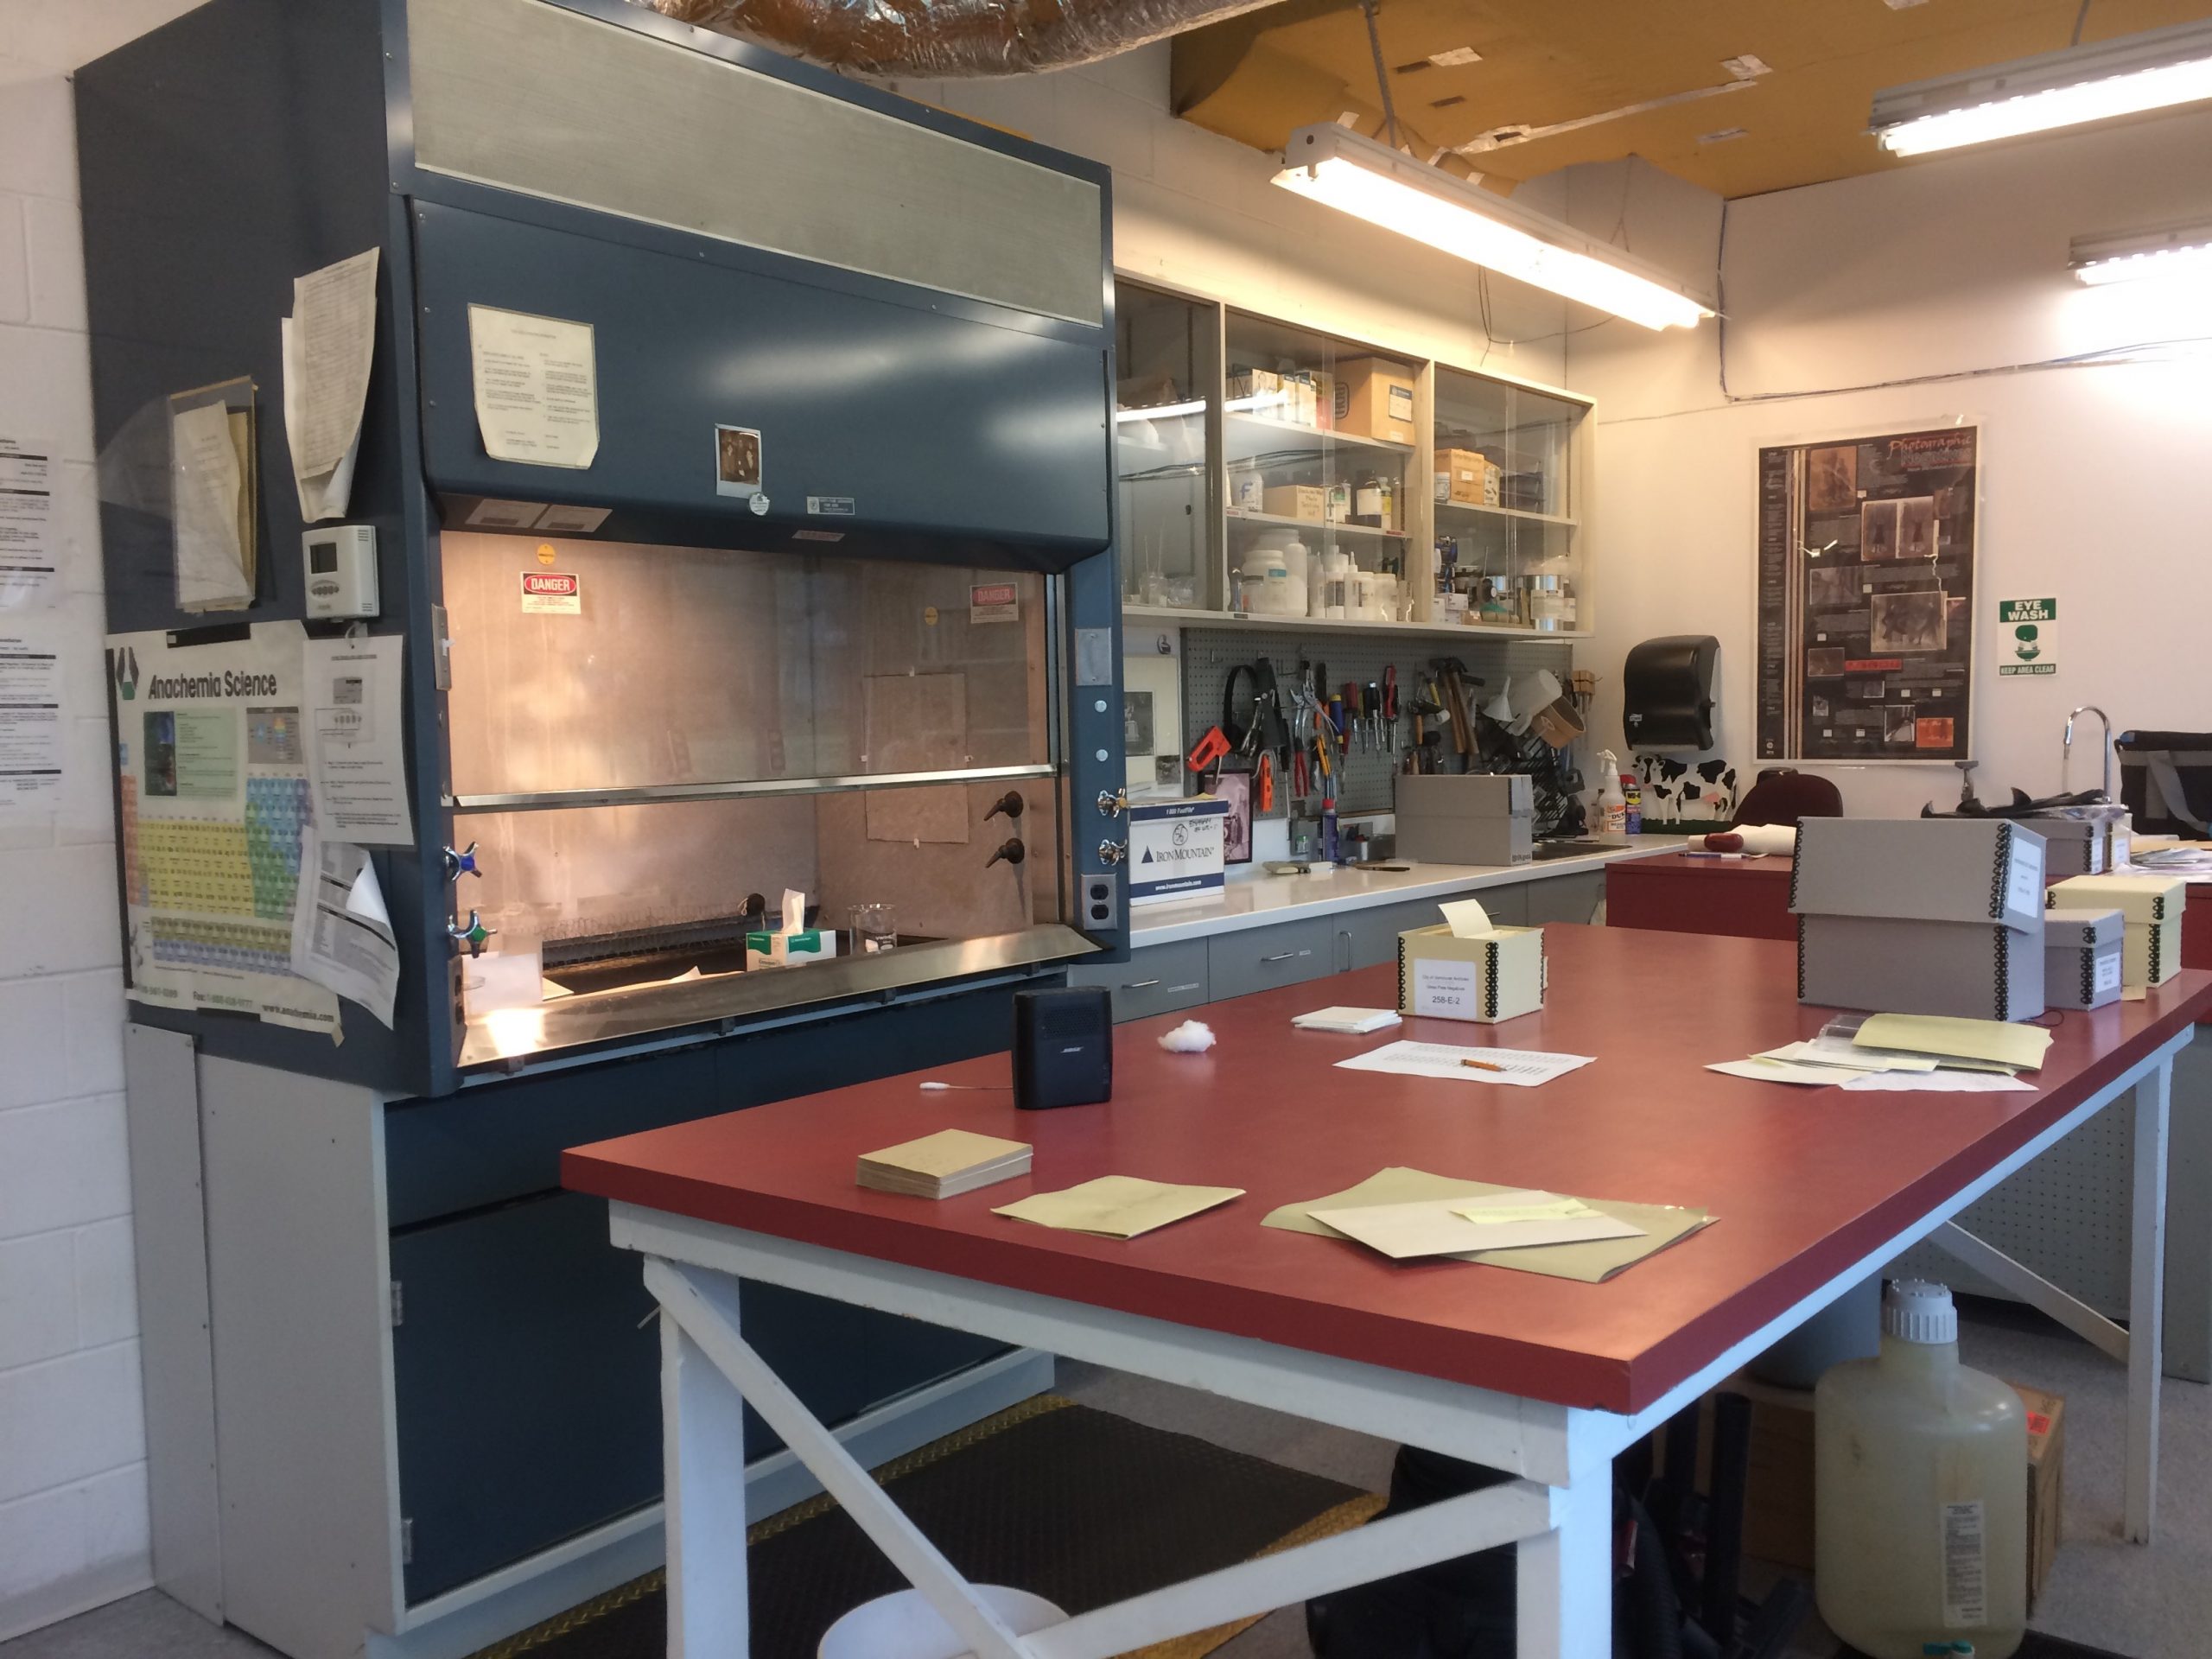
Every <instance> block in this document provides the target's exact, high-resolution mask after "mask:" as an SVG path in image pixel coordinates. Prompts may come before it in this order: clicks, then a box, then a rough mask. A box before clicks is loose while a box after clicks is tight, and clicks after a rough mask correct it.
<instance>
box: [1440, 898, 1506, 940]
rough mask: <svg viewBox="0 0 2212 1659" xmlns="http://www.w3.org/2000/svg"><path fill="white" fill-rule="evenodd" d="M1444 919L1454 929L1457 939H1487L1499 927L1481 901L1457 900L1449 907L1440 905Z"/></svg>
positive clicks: (1453, 936)
mask: <svg viewBox="0 0 2212 1659" xmlns="http://www.w3.org/2000/svg"><path fill="white" fill-rule="evenodd" d="M1437 908H1438V909H1439V910H1440V911H1442V912H1444V919H1445V921H1446V924H1447V925H1449V926H1450V927H1451V929H1452V938H1455V939H1486V938H1489V937H1490V936H1491V934H1493V933H1495V932H1497V924H1496V923H1495V922H1493V921H1491V918H1490V912H1488V911H1486V910H1484V908H1483V901H1482V900H1481V899H1453V900H1452V902H1451V903H1450V904H1448V905H1439V906H1437Z"/></svg>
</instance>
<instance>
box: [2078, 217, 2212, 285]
mask: <svg viewBox="0 0 2212 1659" xmlns="http://www.w3.org/2000/svg"><path fill="white" fill-rule="evenodd" d="M2066 263H2067V264H2069V265H2070V266H2072V267H2073V270H2074V275H2075V277H2077V278H2079V279H2080V280H2081V281H2082V282H2084V283H2088V284H2089V285H2090V286H2092V287H2102V286H2103V285H2104V284H2105V283H2129V282H2135V281H2137V280H2139V279H2140V278H2143V277H2190V278H2193V279H2195V280H2196V281H2199V282H2204V281H2208V280H2212V219H2190V220H2188V221H2186V222H2184V223H2182V224H2177V225H2162V226H2156V227H2154V228H2152V229H2150V230H2145V231H2126V232H2118V233H2116V234H2113V235H2107V236H2077V237H2075V238H2074V242H2073V246H2072V247H2071V249H2070V250H2069V257H2068V259H2067V262H2066Z"/></svg>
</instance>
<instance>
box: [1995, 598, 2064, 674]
mask: <svg viewBox="0 0 2212 1659" xmlns="http://www.w3.org/2000/svg"><path fill="white" fill-rule="evenodd" d="M1997 626H1998V629H1999V632H1998V636H1997V638H1998V645H1999V651H2000V652H2001V655H2000V657H1999V660H1998V664H1997V672H1998V675H1999V677H2000V678H2004V679H2011V678H2013V677H2018V676H2024V675H2025V676H2036V677H2041V676H2044V675H2050V674H2056V673H2057V672H2058V601H2056V599H2000V600H1999V601H1997Z"/></svg>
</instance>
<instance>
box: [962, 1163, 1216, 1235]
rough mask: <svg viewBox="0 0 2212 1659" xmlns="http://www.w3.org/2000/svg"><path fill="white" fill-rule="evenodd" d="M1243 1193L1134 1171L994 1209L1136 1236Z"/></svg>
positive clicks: (1044, 1222)
mask: <svg viewBox="0 0 2212 1659" xmlns="http://www.w3.org/2000/svg"><path fill="white" fill-rule="evenodd" d="M1243 1196H1244V1189H1243V1187H1241V1186H1174V1185H1166V1184H1164V1183H1162V1182H1160V1181H1141V1180H1139V1179H1136V1178H1135V1176H1133V1175H1102V1176H1100V1177H1099V1178H1098V1179H1096V1180H1095V1181H1085V1182H1084V1183H1083V1185H1080V1186H1071V1187H1069V1188H1067V1189H1066V1190H1065V1191H1064V1192H1038V1193H1033V1194H1032V1195H1031V1196H1030V1197H1028V1198H1023V1199H1021V1200H1020V1202H1019V1203H1016V1204H1008V1205H1001V1206H1000V1207H999V1208H997V1209H995V1210H994V1211H992V1212H991V1213H992V1214H993V1215H996V1216H1010V1217H1013V1218H1014V1220H1016V1221H1027V1222H1030V1223H1033V1224H1035V1225H1037V1226H1039V1227H1058V1228H1060V1229H1062V1230H1065V1231H1067V1232H1071V1233H1090V1234H1092V1235H1093V1236H1096V1237H1099V1238H1135V1236H1137V1235H1138V1234H1139V1233H1148V1232H1150V1231H1151V1230H1153V1229H1154V1228H1155V1227H1165V1226H1166V1224H1168V1223H1169V1222H1171V1221H1180V1220H1182V1219H1183V1217H1185V1216H1195V1215H1197V1214H1198V1212H1199V1211H1202V1210H1211V1209H1212V1208H1213V1207H1214V1206H1215V1205H1218V1204H1227V1203H1228V1202H1229V1201H1230V1199H1231V1198H1243Z"/></svg>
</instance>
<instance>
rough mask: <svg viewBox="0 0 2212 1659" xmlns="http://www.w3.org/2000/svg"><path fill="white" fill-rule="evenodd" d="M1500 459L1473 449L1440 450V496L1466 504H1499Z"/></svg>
mask: <svg viewBox="0 0 2212 1659" xmlns="http://www.w3.org/2000/svg"><path fill="white" fill-rule="evenodd" d="M1502 476H1503V474H1500V473H1499V471H1498V469H1497V462H1496V461H1492V460H1491V458H1490V457H1489V456H1488V455H1484V454H1477V453H1476V452H1475V451H1474V450H1472V449H1439V450H1438V451H1437V452H1436V499H1438V500H1439V501H1444V502H1450V503H1452V504H1454V505H1459V506H1463V507H1494V506H1496V505H1498V499H1497V493H1498V484H1499V480H1500V479H1501V477H1502Z"/></svg>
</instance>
